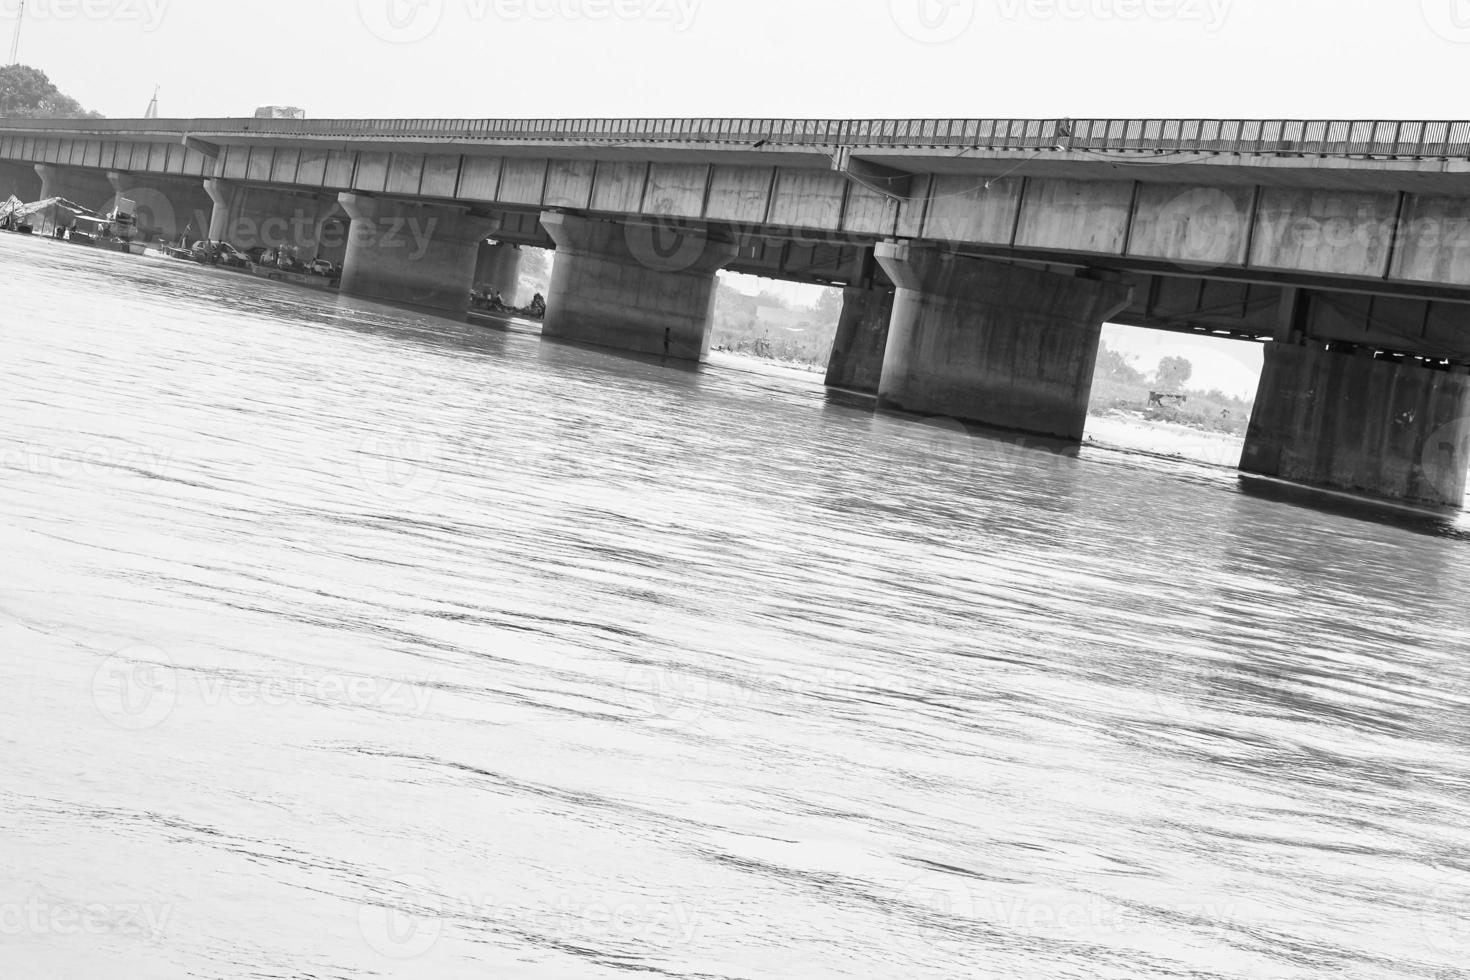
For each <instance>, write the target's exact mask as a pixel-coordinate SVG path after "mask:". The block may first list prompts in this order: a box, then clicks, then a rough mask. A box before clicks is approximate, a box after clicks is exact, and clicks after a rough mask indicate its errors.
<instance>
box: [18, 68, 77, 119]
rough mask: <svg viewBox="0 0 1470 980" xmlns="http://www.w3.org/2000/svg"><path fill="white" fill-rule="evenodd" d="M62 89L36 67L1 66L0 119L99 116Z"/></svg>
mask: <svg viewBox="0 0 1470 980" xmlns="http://www.w3.org/2000/svg"><path fill="white" fill-rule="evenodd" d="M101 118H102V113H100V112H89V111H87V110H86V109H83V108H82V105H81V103H80V102H78V101H77V100H76V99H73V98H72V97H71V96H69V95H63V94H62V93H61V91H60V90H59V89H58V88H57V87H56V86H55V85H54V84H52V82H51V79H49V78H47V77H46V73H45V72H43V71H41V70H40V69H39V68H32V67H30V66H29V65H9V66H8V67H5V68H0V119H101Z"/></svg>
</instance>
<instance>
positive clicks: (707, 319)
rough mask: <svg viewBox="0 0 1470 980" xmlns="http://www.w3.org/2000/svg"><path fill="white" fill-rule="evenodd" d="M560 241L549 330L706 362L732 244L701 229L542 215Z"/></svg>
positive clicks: (577, 338)
mask: <svg viewBox="0 0 1470 980" xmlns="http://www.w3.org/2000/svg"><path fill="white" fill-rule="evenodd" d="M541 225H542V227H543V228H545V229H546V231H547V233H548V234H549V235H550V236H551V238H552V240H553V241H554V242H556V264H555V267H554V269H553V271H552V277H551V291H550V295H549V297H548V299H547V310H546V320H545V325H544V327H543V328H542V331H541V334H542V336H543V337H556V338H559V339H562V340H570V341H573V342H576V343H582V344H594V345H597V346H600V347H614V348H618V349H620V350H626V351H636V352H640V353H645V354H661V355H663V356H665V357H674V358H679V359H682V360H688V361H701V360H703V359H704V357H705V355H706V354H708V353H709V335H710V323H711V320H712V319H713V317H714V307H715V284H716V279H715V277H716V274H717V273H718V272H719V270H720V269H721V268H722V267H723V266H724V265H725V264H726V263H727V262H729V261H730V260H731V259H733V258H734V257H735V255H736V252H737V249H736V246H735V245H734V243H729V242H720V241H716V240H714V239H711V238H710V237H708V235H706V234H704V233H703V232H697V231H691V230H675V229H662V228H656V227H653V226H651V225H647V224H636V223H634V224H620V223H614V222H610V221H593V220H590V219H587V218H578V217H574V216H572V215H568V214H560V213H549V214H545V215H542V217H541Z"/></svg>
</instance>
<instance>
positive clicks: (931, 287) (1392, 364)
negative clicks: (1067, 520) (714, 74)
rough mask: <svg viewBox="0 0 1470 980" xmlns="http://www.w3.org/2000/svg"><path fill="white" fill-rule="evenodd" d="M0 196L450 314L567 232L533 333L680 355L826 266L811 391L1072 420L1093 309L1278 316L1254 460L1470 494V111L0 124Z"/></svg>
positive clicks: (1265, 336) (1350, 480) (1383, 488)
mask: <svg viewBox="0 0 1470 980" xmlns="http://www.w3.org/2000/svg"><path fill="white" fill-rule="evenodd" d="M10 190H16V191H17V193H18V194H19V196H21V197H24V198H32V199H33V198H35V197H38V196H53V195H54V196H62V197H66V198H68V199H71V200H74V201H77V202H78V203H81V204H85V205H88V206H95V207H103V206H105V205H106V203H107V201H108V199H110V198H111V197H112V196H114V195H117V194H121V195H123V196H127V197H130V198H132V199H134V200H135V201H138V202H139V203H140V205H141V210H142V211H143V212H144V218H143V221H144V224H145V225H146V224H148V223H150V221H151V223H152V224H153V225H154V226H155V227H157V228H159V229H160V230H161V231H162V232H163V233H164V234H165V235H168V236H170V237H172V236H177V235H179V234H184V233H186V232H189V231H190V230H191V229H190V227H189V226H190V225H191V224H192V226H193V228H192V234H193V235H194V236H196V237H201V238H202V237H210V238H216V239H226V240H229V241H231V242H233V243H235V244H237V245H240V246H242V247H248V246H249V245H252V244H294V245H297V246H300V247H303V248H305V249H306V250H308V253H309V252H310V251H311V250H321V249H331V248H334V247H336V248H340V249H341V250H342V258H343V259H344V266H345V271H344V276H343V289H344V291H345V292H347V293H349V294H353V295H359V296H363V297H368V298H373V299H380V300H386V301H390V302H397V303H406V304H410V305H414V306H419V307H425V308H429V309H433V310H437V311H441V312H444V313H448V314H451V315H454V314H462V313H463V312H464V310H465V308H466V306H467V300H468V290H469V287H470V285H471V283H472V282H474V281H482V280H486V279H488V280H490V281H495V282H498V283H504V282H508V281H511V280H513V278H514V267H515V264H516V262H517V260H518V253H517V251H516V249H517V247H518V246H522V245H537V246H543V247H548V248H555V249H556V251H557V262H556V265H555V273H554V280H553V284H552V288H551V294H550V297H549V300H550V309H549V310H548V313H547V317H546V325H545V333H546V335H547V336H551V337H559V338H564V339H568V340H573V341H578V342H583V343H591V344H599V345H604V346H609V347H616V348H621V349H625V350H630V351H642V352H649V353H656V354H664V355H668V356H672V357H679V358H688V359H699V358H701V357H703V356H704V354H705V353H706V351H707V349H708V344H709V326H710V317H711V311H712V307H713V299H714V287H715V276H716V273H717V272H718V271H719V270H721V269H728V270H733V271H739V272H747V273H753V274H758V275H766V276H772V277H775V278H783V279H792V280H799V281H806V282H821V283H830V284H835V285H841V286H843V287H845V298H846V302H845V309H844V313H843V318H842V323H841V326H840V328H839V334H838V338H837V342H836V344H835V346H834V350H833V352H832V361H831V364H830V367H829V374H828V383H829V384H832V385H834V386H839V387H847V388H856V389H860V390H867V391H871V392H874V393H876V394H877V395H878V397H879V399H880V404H884V405H887V406H890V407H895V408H900V409H904V410H909V411H914V412H920V413H928V414H936V415H946V416H952V417H955V418H960V419H965V420H969V421H975V422H978V423H981V424H985V425H989V426H994V427H998V428H1004V429H1011V430H1016V431H1020V432H1027V433H1036V434H1040V435H1046V436H1052V437H1060V438H1063V439H1071V440H1077V439H1080V438H1081V436H1082V430H1083V425H1084V423H1085V418H1086V406H1087V400H1088V395H1089V392H1090V386H1091V378H1092V372H1093V368H1094V365H1095V360H1096V354H1097V349H1098V342H1099V334H1100V329H1101V324H1102V323H1104V322H1117V323H1124V324H1131V325H1136V326H1144V327H1152V328H1157V329H1164V330H1175V331H1190V332H1196V333H1204V334H1212V335H1219V336H1231V337H1239V338H1247V339H1251V340H1256V341H1264V342H1266V343H1267V356H1266V369H1265V373H1264V376H1263V378H1262V384H1261V388H1260V393H1259V396H1258V399H1257V408H1256V413H1255V417H1254V418H1253V419H1252V424H1251V429H1250V433H1249V436H1248V439H1247V445H1246V450H1245V455H1244V458H1243V460H1242V464H1241V465H1242V468H1243V469H1245V470H1247V471H1249V472H1253V473H1258V474H1263V475H1268V476H1276V477H1281V478H1284V479H1290V480H1295V481H1299V482H1304V483H1310V484H1316V485H1321V486H1327V487H1333V488H1339V489H1346V490H1352V491H1357V492H1363V493H1368V494H1373V495H1377V496H1382V497H1388V498H1392V499H1397V500H1407V501H1415V502H1422V503H1431V504H1444V505H1451V506H1459V505H1460V503H1461V502H1462V500H1463V498H1464V493H1465V485H1466V471H1467V463H1470V367H1467V365H1470V122H1399V121H1394V122H1353V121H1302V120H1274V121H1249V120H1234V121H1231V120H1104V119H1082V120H1069V119H1051V120H975V119H950V120H944V119H941V120H878V121H864V120H846V121H840V120H776V119H584V120H565V119H563V120H456V119H413V120H319V121H306V120H268V119H194V120H157V119H154V120H69V121H31V120H0V196H3V194H4V193H6V192H7V191H10ZM343 227H350V229H351V232H350V234H347V235H345V236H340V235H339V237H338V238H337V239H334V237H333V231H334V229H335V230H339V231H340V229H342V228H343ZM488 241H493V242H494V243H496V244H493V245H487V244H486V243H487V242H488Z"/></svg>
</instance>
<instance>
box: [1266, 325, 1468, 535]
mask: <svg viewBox="0 0 1470 980" xmlns="http://www.w3.org/2000/svg"><path fill="white" fill-rule="evenodd" d="M1467 466H1470V375H1466V374H1465V373H1463V370H1462V371H1459V372H1449V371H1436V370H1431V369H1429V368H1426V367H1424V366H1423V365H1421V364H1418V363H1415V362H1406V363H1401V364H1395V363H1391V362H1389V361H1381V360H1374V359H1372V358H1371V357H1364V356H1358V355H1355V354H1344V353H1336V352H1331V351H1327V350H1324V349H1322V347H1321V345H1320V344H1312V345H1310V346H1297V345H1292V344H1282V343H1272V344H1268V345H1266V364H1265V368H1264V370H1263V372H1262V375H1261V385H1260V389H1259V391H1258V392H1257V394H1256V406H1255V411H1254V413H1253V414H1252V416H1251V424H1250V430H1249V431H1248V432H1247V434H1246V442H1245V452H1244V454H1243V455H1242V457H1241V462H1240V468H1241V469H1242V470H1243V471H1245V472H1247V473H1256V474H1260V475H1262V476H1271V477H1277V478H1279V479H1283V480H1291V481H1293V482H1296V483H1306V484H1311V485H1314V486H1321V487H1327V488H1331V489H1336V490H1344V491H1348V492H1352V493H1360V494H1366V495H1369V496H1374V497H1382V498H1385V499H1388V500H1395V501H1404V502H1408V503H1417V504H1430V505H1434V506H1449V507H1460V506H1462V504H1463V502H1464V499H1465V486H1466V469H1467Z"/></svg>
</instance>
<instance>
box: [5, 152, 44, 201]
mask: <svg viewBox="0 0 1470 980" xmlns="http://www.w3.org/2000/svg"><path fill="white" fill-rule="evenodd" d="M12 194H14V195H15V196H16V197H18V198H20V199H21V200H22V201H24V202H25V203H26V204H30V203H31V202H32V201H39V200H40V199H41V175H40V174H38V173H36V165H35V164H33V163H7V162H0V201H5V200H8V199H9V198H10V195H12Z"/></svg>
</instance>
